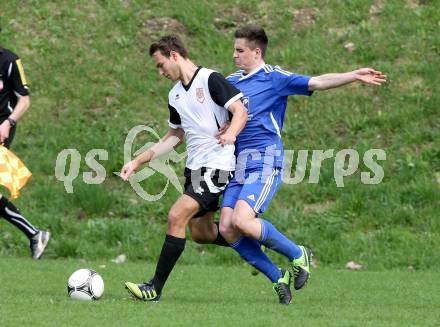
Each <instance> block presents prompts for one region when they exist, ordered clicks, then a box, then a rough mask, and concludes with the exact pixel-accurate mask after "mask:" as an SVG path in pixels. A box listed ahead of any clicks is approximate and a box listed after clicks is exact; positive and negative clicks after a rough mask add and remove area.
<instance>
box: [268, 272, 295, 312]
mask: <svg viewBox="0 0 440 327" xmlns="http://www.w3.org/2000/svg"><path fill="white" fill-rule="evenodd" d="M290 279H291V275H290V272H289V271H288V270H287V269H281V278H280V279H278V281H277V282H276V283H273V289H274V290H275V292H276V293H277V295H278V299H279V300H280V303H281V304H284V305H289V304H290V302H291V301H292V293H291V292H290Z"/></svg>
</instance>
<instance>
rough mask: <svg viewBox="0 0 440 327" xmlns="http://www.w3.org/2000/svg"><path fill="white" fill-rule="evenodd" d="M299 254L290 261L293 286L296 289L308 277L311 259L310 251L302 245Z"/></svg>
mask: <svg viewBox="0 0 440 327" xmlns="http://www.w3.org/2000/svg"><path fill="white" fill-rule="evenodd" d="M300 248H301V252H302V254H301V256H300V257H299V258H298V259H294V260H293V261H292V271H293V277H294V283H293V285H294V287H295V289H296V290H299V289H301V288H303V286H304V285H305V284H306V283H307V280H308V279H309V277H310V262H311V261H312V256H313V254H312V251H311V250H310V249H308V248H306V247H304V246H302V245H301V246H300Z"/></svg>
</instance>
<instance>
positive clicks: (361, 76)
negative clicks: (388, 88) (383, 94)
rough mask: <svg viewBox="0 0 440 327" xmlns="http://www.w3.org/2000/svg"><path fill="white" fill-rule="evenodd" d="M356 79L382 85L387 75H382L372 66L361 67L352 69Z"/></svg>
mask: <svg viewBox="0 0 440 327" xmlns="http://www.w3.org/2000/svg"><path fill="white" fill-rule="evenodd" d="M354 73H355V75H356V79H357V80H358V81H361V82H363V83H366V84H373V85H382V84H383V83H385V82H386V81H387V79H386V78H387V75H384V74H383V73H382V72H380V71H378V70H374V69H373V68H361V69H358V70H355V71H354Z"/></svg>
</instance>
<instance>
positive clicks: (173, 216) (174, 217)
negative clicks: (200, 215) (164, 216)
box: [168, 210, 188, 227]
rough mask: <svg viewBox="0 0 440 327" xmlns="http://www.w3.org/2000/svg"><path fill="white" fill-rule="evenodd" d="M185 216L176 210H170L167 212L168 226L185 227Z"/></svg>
mask: <svg viewBox="0 0 440 327" xmlns="http://www.w3.org/2000/svg"><path fill="white" fill-rule="evenodd" d="M187 221H188V219H187V217H185V216H184V215H182V214H181V213H179V212H178V211H177V210H171V211H170V212H169V213H168V226H172V227H185V226H186V224H187Z"/></svg>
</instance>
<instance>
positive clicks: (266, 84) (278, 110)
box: [226, 64, 313, 169]
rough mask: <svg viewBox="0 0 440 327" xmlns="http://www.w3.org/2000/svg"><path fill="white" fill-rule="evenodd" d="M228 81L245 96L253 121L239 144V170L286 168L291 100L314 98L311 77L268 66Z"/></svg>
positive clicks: (249, 123) (237, 151) (230, 77)
mask: <svg viewBox="0 0 440 327" xmlns="http://www.w3.org/2000/svg"><path fill="white" fill-rule="evenodd" d="M226 79H227V80H228V81H229V82H231V84H232V85H234V86H235V87H236V88H238V89H239V90H240V91H241V92H242V93H243V94H244V97H243V98H242V101H243V104H244V105H245V107H246V108H247V110H248V117H249V118H248V122H247V124H246V126H245V127H244V129H243V130H242V131H241V133H240V135H238V137H237V141H236V144H235V153H236V156H237V169H239V168H254V167H261V166H263V165H264V166H267V165H269V166H272V167H279V168H281V167H283V157H284V152H283V144H282V140H281V132H282V130H283V121H284V115H285V112H286V106H287V97H288V96H289V95H294V94H300V95H307V96H310V95H312V93H313V92H311V91H309V89H308V84H309V80H310V77H309V76H304V75H297V74H293V73H291V72H288V71H285V70H282V69H281V68H280V67H279V66H271V65H266V64H264V65H262V66H260V67H259V68H257V69H256V70H255V71H254V72H251V73H249V74H247V75H244V71H243V70H239V71H237V72H235V73H233V74H231V75H229V76H228V77H227V78H226Z"/></svg>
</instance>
